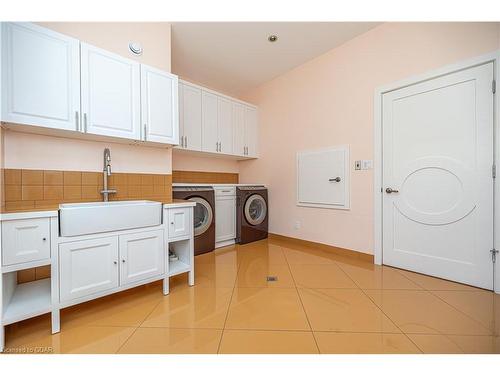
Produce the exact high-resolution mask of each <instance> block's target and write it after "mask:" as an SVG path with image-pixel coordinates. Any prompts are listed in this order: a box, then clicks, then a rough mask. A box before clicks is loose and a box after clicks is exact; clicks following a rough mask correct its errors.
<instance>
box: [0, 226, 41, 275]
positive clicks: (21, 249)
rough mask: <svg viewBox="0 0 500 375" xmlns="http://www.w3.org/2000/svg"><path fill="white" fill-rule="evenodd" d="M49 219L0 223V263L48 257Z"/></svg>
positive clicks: (16, 262)
mask: <svg viewBox="0 0 500 375" xmlns="http://www.w3.org/2000/svg"><path fill="white" fill-rule="evenodd" d="M49 227H50V224H49V219H47V218H40V219H23V220H12V221H4V222H3V223H2V265H3V266H8V265H12V264H18V263H24V262H32V261H36V260H42V259H48V258H50V229H49Z"/></svg>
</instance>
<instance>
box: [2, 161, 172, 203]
mask: <svg viewBox="0 0 500 375" xmlns="http://www.w3.org/2000/svg"><path fill="white" fill-rule="evenodd" d="M3 176H4V179H3V181H4V182H3V183H4V186H3V188H4V189H3V190H4V192H5V208H4V211H7V212H8V211H16V210H29V209H40V208H57V206H58V205H59V204H60V203H71V202H92V201H96V200H101V199H102V195H101V193H100V192H101V190H102V186H103V181H102V173H100V172H79V171H54V170H29V169H4V170H3ZM108 183H109V188H110V189H116V190H117V193H116V194H112V195H110V197H109V199H110V200H129V199H151V200H157V201H161V202H171V200H172V175H170V174H145V173H144V174H143V173H113V174H112V175H111V176H109V180H108Z"/></svg>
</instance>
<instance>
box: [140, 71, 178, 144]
mask: <svg viewBox="0 0 500 375" xmlns="http://www.w3.org/2000/svg"><path fill="white" fill-rule="evenodd" d="M178 82H179V81H178V78H177V76H175V75H173V74H169V73H165V72H163V71H161V70H159V69H155V68H152V67H149V66H146V65H141V107H142V108H141V116H142V125H143V129H142V139H143V140H144V141H153V142H160V143H170V144H178V143H179V132H178V129H179V116H178V113H179V111H178V109H177V108H178V92H179V88H178Z"/></svg>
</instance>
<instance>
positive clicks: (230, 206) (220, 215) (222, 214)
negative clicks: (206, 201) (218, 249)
mask: <svg viewBox="0 0 500 375" xmlns="http://www.w3.org/2000/svg"><path fill="white" fill-rule="evenodd" d="M235 238H236V197H220V198H217V199H216V201H215V241H216V242H220V241H227V240H232V239H235Z"/></svg>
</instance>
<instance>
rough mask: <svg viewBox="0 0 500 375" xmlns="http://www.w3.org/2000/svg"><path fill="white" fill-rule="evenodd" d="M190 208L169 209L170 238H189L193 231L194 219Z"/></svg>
mask: <svg viewBox="0 0 500 375" xmlns="http://www.w3.org/2000/svg"><path fill="white" fill-rule="evenodd" d="M190 212H191V207H189V208H170V209H168V238H177V237H183V236H188V235H190V234H191V233H192V230H193V219H192V218H191V215H190Z"/></svg>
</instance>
